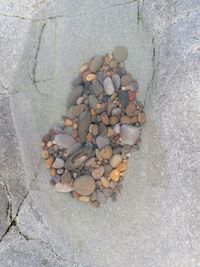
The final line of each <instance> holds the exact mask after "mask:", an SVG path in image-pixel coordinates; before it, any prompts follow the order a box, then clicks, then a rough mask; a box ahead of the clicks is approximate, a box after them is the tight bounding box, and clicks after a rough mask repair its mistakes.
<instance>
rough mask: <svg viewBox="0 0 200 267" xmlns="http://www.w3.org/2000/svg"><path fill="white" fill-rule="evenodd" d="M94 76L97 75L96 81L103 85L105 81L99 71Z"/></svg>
mask: <svg viewBox="0 0 200 267" xmlns="http://www.w3.org/2000/svg"><path fill="white" fill-rule="evenodd" d="M96 75H97V80H98V81H99V82H100V84H102V85H103V81H104V79H105V76H104V73H103V72H101V71H100V72H97V74H96Z"/></svg>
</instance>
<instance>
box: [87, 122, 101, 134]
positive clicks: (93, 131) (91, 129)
mask: <svg viewBox="0 0 200 267" xmlns="http://www.w3.org/2000/svg"><path fill="white" fill-rule="evenodd" d="M89 132H90V133H91V134H92V135H94V136H96V135H98V133H99V127H98V125H96V124H90V127H89Z"/></svg>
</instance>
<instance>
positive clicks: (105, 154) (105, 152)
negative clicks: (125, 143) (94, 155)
mask: <svg viewBox="0 0 200 267" xmlns="http://www.w3.org/2000/svg"><path fill="white" fill-rule="evenodd" d="M99 155H100V157H101V158H102V159H110V158H111V157H112V148H111V146H106V147H104V148H103V149H102V150H100V152H99Z"/></svg>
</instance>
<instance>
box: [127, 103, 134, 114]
mask: <svg viewBox="0 0 200 267" xmlns="http://www.w3.org/2000/svg"><path fill="white" fill-rule="evenodd" d="M134 111H135V105H134V104H133V103H129V104H128V106H127V107H126V114H127V115H128V116H129V117H132V116H133V115H134Z"/></svg>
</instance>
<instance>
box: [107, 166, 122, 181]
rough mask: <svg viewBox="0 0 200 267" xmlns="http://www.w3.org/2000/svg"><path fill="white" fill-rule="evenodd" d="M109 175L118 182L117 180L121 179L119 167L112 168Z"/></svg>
mask: <svg viewBox="0 0 200 267" xmlns="http://www.w3.org/2000/svg"><path fill="white" fill-rule="evenodd" d="M109 177H110V178H111V179H112V180H113V181H115V182H117V181H118V180H119V178H120V172H119V171H118V170H117V169H114V170H112V171H111V172H110V174H109Z"/></svg>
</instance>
